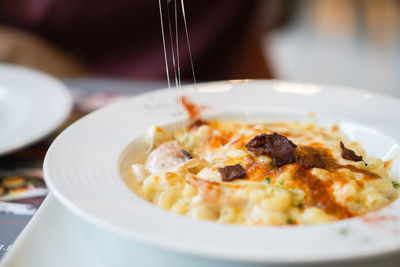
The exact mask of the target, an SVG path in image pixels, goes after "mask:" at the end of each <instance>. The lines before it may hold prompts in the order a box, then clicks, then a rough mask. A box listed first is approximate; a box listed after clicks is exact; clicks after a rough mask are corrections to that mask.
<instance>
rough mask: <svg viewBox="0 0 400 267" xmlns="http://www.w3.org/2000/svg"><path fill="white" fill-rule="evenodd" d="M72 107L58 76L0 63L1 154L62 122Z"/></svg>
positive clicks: (28, 141) (24, 143)
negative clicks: (53, 76)
mask: <svg viewBox="0 0 400 267" xmlns="http://www.w3.org/2000/svg"><path fill="white" fill-rule="evenodd" d="M71 107H72V97H71V95H70V93H69V91H68V89H67V88H66V87H65V86H64V85H63V84H62V83H61V82H59V81H58V80H56V79H54V78H52V77H50V76H48V75H46V74H44V73H40V72H37V71H33V70H30V69H27V68H23V67H18V66H14V65H5V64H1V65H0V155H3V154H6V153H8V152H12V151H15V150H18V149H20V148H22V147H24V146H26V145H29V144H32V143H34V142H36V141H38V140H39V139H40V138H42V137H44V136H46V135H47V134H49V133H50V132H52V131H54V130H55V129H56V128H57V127H59V126H60V125H61V123H62V122H64V120H65V119H66V118H67V116H68V115H69V113H70V111H71Z"/></svg>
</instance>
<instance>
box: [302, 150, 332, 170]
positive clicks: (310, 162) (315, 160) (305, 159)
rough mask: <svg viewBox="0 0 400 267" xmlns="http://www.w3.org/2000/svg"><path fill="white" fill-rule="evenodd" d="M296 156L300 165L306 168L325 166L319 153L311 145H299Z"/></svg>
mask: <svg viewBox="0 0 400 267" xmlns="http://www.w3.org/2000/svg"><path fill="white" fill-rule="evenodd" d="M296 157H297V161H298V162H299V164H300V166H302V167H304V168H306V169H310V168H325V164H324V161H323V159H322V156H321V153H320V152H319V151H318V150H317V149H315V148H313V147H308V146H301V147H300V148H298V149H297V151H296Z"/></svg>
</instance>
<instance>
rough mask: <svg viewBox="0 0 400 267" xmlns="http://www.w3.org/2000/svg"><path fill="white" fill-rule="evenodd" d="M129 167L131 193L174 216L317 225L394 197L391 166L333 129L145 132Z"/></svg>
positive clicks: (214, 126)
mask: <svg viewBox="0 0 400 267" xmlns="http://www.w3.org/2000/svg"><path fill="white" fill-rule="evenodd" d="M146 140H147V143H148V144H149V146H150V151H151V153H150V154H149V155H148V157H147V160H146V162H145V163H143V162H142V163H135V164H134V165H133V166H132V167H131V174H132V177H133V178H132V179H133V183H134V184H135V188H136V190H135V191H136V193H137V194H139V195H140V196H141V197H143V198H144V199H146V200H147V201H150V202H152V203H154V204H155V205H157V206H160V207H162V208H164V209H166V210H169V211H171V212H174V213H176V214H181V215H186V216H189V217H192V218H198V219H205V220H212V221H217V222H220V223H233V224H247V225H285V224H315V223H325V222H331V221H335V220H339V219H346V218H350V217H353V216H358V215H362V214H365V213H367V212H371V211H374V210H377V209H380V208H382V207H384V206H386V205H388V204H389V203H391V202H392V201H393V200H395V199H396V198H397V197H398V195H399V190H400V189H399V187H400V186H399V184H398V183H397V182H396V181H395V180H394V179H393V178H392V177H391V172H390V165H391V164H389V163H390V162H383V161H382V160H380V159H377V158H374V157H371V156H367V155H366V152H365V150H363V149H362V148H361V146H360V145H359V144H358V143H356V142H351V141H350V140H348V139H347V138H346V137H345V136H344V135H343V134H342V133H341V132H340V131H339V129H338V127H337V126H333V127H331V128H324V127H318V126H316V125H314V124H311V123H300V122H264V123H256V124H254V123H253V124H249V123H245V122H241V121H218V120H212V121H207V122H204V123H202V124H200V125H196V124H193V125H192V126H190V127H188V128H187V129H185V130H182V131H178V132H177V133H175V135H174V136H172V135H171V134H169V133H167V131H165V130H163V129H161V128H160V127H151V128H150V129H149V131H148V132H147V136H146Z"/></svg>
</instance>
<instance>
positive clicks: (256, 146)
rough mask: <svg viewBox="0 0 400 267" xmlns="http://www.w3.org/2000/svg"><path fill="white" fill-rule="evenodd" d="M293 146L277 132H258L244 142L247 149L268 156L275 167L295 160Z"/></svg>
mask: <svg viewBox="0 0 400 267" xmlns="http://www.w3.org/2000/svg"><path fill="white" fill-rule="evenodd" d="M295 147H296V145H295V144H293V142H292V141H290V140H289V139H287V138H286V137H285V136H283V135H280V134H278V133H273V134H259V135H257V136H255V137H254V138H253V139H251V140H250V141H249V142H248V143H247V144H246V148H247V150H248V151H252V152H254V153H255V154H257V155H267V156H270V157H271V158H272V160H273V162H274V164H275V166H277V167H281V166H283V165H285V164H289V163H294V162H296V156H295V153H294V148H295Z"/></svg>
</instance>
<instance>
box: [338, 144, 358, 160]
mask: <svg viewBox="0 0 400 267" xmlns="http://www.w3.org/2000/svg"><path fill="white" fill-rule="evenodd" d="M340 148H341V149H342V158H344V159H347V160H352V161H362V160H363V158H362V156H359V155H357V154H356V153H355V152H354V151H353V150H351V149H347V148H346V147H345V146H344V144H343V142H342V141H340Z"/></svg>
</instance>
